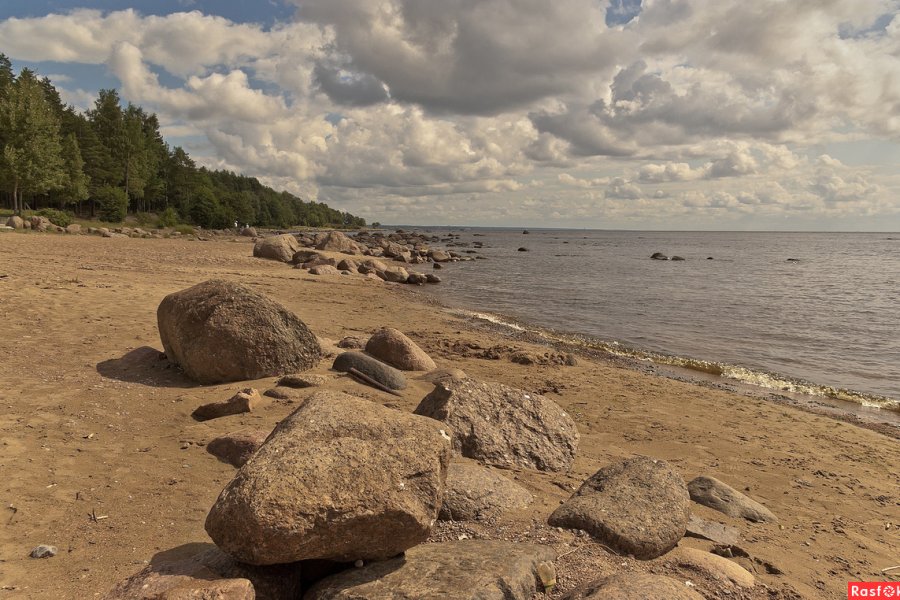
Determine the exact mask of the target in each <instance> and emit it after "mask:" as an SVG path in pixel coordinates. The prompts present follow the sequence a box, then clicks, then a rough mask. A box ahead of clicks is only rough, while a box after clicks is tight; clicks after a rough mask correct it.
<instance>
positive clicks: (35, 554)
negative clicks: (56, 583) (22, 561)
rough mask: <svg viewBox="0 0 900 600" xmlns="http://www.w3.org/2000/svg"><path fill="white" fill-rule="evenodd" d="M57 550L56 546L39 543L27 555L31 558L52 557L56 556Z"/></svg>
mask: <svg viewBox="0 0 900 600" xmlns="http://www.w3.org/2000/svg"><path fill="white" fill-rule="evenodd" d="M10 520H12V519H10ZM57 552H58V550H57V549H56V546H48V545H46V544H41V545H40V546H36V547H35V548H34V549H33V550H32V551H31V553H30V554H29V555H28V556H30V557H31V558H52V557H54V556H56V554H57Z"/></svg>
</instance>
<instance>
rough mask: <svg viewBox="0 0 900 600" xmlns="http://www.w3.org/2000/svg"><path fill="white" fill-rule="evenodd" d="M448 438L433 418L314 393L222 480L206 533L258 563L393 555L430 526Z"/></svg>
mask: <svg viewBox="0 0 900 600" xmlns="http://www.w3.org/2000/svg"><path fill="white" fill-rule="evenodd" d="M448 438H449V436H448V435H447V433H446V431H445V430H444V429H442V427H441V424H440V423H435V422H434V421H432V420H430V419H425V418H422V417H418V416H416V415H410V414H408V413H404V412H401V411H398V410H393V409H389V408H385V407H383V406H381V405H379V404H375V403H373V402H369V401H366V400H360V399H359V398H354V397H352V396H348V395H346V394H341V393H337V392H324V391H322V392H317V393H315V394H313V395H312V396H311V397H310V398H309V399H307V400H306V402H304V403H303V404H302V405H301V406H300V407H299V408H298V409H297V410H295V411H294V412H293V413H292V414H291V415H290V416H288V417H287V418H286V419H284V420H283V421H282V422H281V423H280V424H279V425H278V427H276V428H275V430H274V431H273V432H272V434H271V435H270V436H269V438H268V439H267V440H266V442H265V443H264V444H263V445H262V447H260V449H259V450H257V452H256V454H255V455H254V456H253V459H252V460H250V461H249V462H248V463H247V464H245V465H244V466H243V467H242V468H241V469H240V471H238V473H237V475H236V476H235V478H234V479H233V480H232V481H231V482H230V483H229V484H228V485H226V486H225V489H224V490H223V491H222V493H221V494H220V495H219V498H218V499H217V500H216V502H215V504H214V505H213V507H212V510H210V512H209V515H208V516H207V519H206V531H207V533H209V535H210V537H211V538H212V539H213V541H214V542H215V543H216V545H218V546H219V547H220V548H222V550H224V551H225V552H227V553H228V554H230V555H231V556H233V557H234V558H236V559H237V560H240V561H242V562H246V563H250V564H256V565H267V564H279V563H288V562H295V561H299V560H306V559H326V560H335V561H340V562H353V561H355V560H358V559H363V560H385V559H388V558H391V557H393V556H396V555H397V554H399V553H401V552H403V551H405V550H407V549H409V548H411V547H412V546H415V545H416V544H420V543H422V542H423V541H425V539H426V538H427V537H428V534H429V533H430V531H431V527H432V525H433V523H434V521H435V519H436V517H437V514H438V511H439V509H440V505H441V498H442V497H443V493H444V482H445V480H446V477H447V464H448V463H449V459H450V444H449V439H448Z"/></svg>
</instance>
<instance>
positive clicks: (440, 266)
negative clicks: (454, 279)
mask: <svg viewBox="0 0 900 600" xmlns="http://www.w3.org/2000/svg"><path fill="white" fill-rule="evenodd" d="M431 268H432V269H443V268H444V265H442V264H441V263H437V262H436V263H434V264H432V265H431Z"/></svg>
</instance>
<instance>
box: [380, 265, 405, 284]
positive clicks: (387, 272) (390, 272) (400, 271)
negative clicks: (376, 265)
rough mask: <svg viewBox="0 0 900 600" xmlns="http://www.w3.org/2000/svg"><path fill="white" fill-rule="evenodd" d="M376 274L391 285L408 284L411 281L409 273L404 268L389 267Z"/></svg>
mask: <svg viewBox="0 0 900 600" xmlns="http://www.w3.org/2000/svg"><path fill="white" fill-rule="evenodd" d="M376 272H377V273H378V276H379V277H381V278H382V279H384V280H385V281H390V282H391V283H406V280H407V279H409V272H408V271H407V270H406V269H404V268H403V267H388V268H386V269H384V270H382V271H376Z"/></svg>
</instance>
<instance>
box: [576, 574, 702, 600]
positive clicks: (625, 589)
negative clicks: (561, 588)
mask: <svg viewBox="0 0 900 600" xmlns="http://www.w3.org/2000/svg"><path fill="white" fill-rule="evenodd" d="M563 600H703V596H701V595H700V594H698V593H697V592H695V591H694V590H692V589H691V588H689V587H688V586H687V585H686V584H684V583H682V582H680V581H678V580H677V579H672V578H671V577H666V576H664V575H651V574H649V573H621V574H619V575H614V576H612V577H607V578H605V579H600V580H599V581H595V582H594V583H590V584H588V585H586V586H583V587H580V588H578V589H576V590H573V591H572V592H569V593H568V594H566V595H565V596H563Z"/></svg>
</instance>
